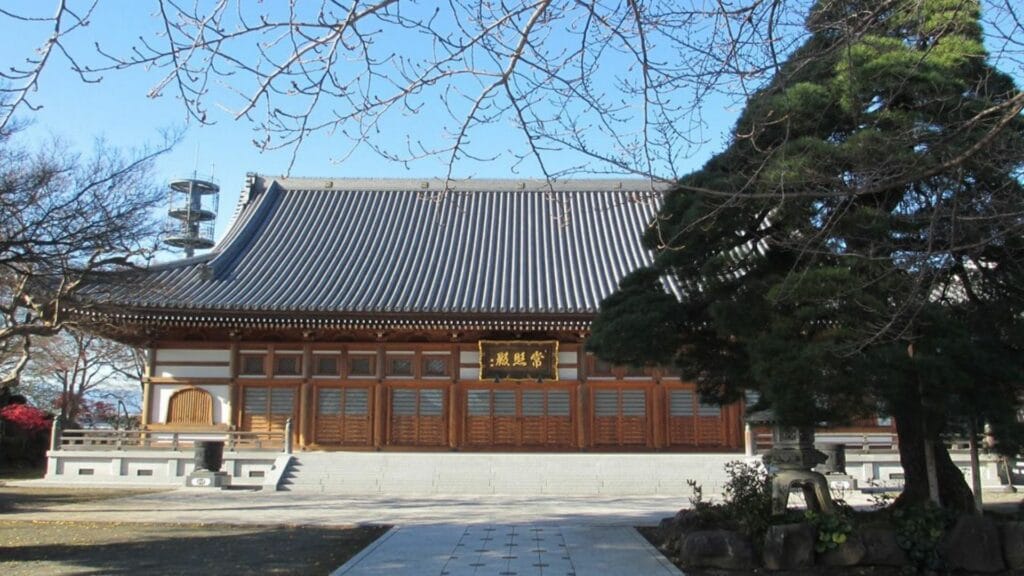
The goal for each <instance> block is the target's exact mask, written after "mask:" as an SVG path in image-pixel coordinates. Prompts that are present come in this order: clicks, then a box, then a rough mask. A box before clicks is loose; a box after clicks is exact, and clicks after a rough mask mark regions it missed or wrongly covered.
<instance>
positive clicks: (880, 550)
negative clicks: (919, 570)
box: [857, 522, 910, 566]
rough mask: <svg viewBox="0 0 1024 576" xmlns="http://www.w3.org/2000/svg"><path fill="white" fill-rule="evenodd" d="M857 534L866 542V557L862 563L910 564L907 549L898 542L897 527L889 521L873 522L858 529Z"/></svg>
mask: <svg viewBox="0 0 1024 576" xmlns="http://www.w3.org/2000/svg"><path fill="white" fill-rule="evenodd" d="M857 535H858V536H860V539H861V542H863V543H864V558H862V559H861V564H864V565H867V566H906V565H908V564H910V559H909V558H907V553H906V551H905V550H903V549H902V548H900V545H899V544H897V542H896V528H895V527H894V526H893V525H892V524H889V523H888V522H871V523H868V524H864V525H863V526H861V527H859V528H858V529H857Z"/></svg>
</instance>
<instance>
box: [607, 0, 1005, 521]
mask: <svg viewBox="0 0 1024 576" xmlns="http://www.w3.org/2000/svg"><path fill="white" fill-rule="evenodd" d="M807 26H808V28H809V30H810V32H811V36H810V39H809V40H808V42H807V43H806V44H805V45H804V46H802V47H801V48H800V49H798V50H797V51H796V52H795V53H794V54H793V55H792V56H791V57H790V58H789V59H788V60H787V61H786V63H785V64H784V65H783V66H782V67H781V69H780V71H779V73H778V74H777V75H776V77H775V78H774V79H773V81H772V82H771V83H770V84H769V85H768V86H766V87H765V88H764V89H763V90H761V91H760V92H758V93H757V94H755V95H754V96H753V97H752V98H750V100H749V101H748V102H747V106H746V108H745V110H744V112H743V114H742V116H741V118H740V120H739V121H738V123H737V125H736V127H735V129H734V131H733V138H732V140H731V142H730V144H729V146H728V147H727V149H726V150H724V151H723V152H722V153H720V154H718V155H717V156H715V157H714V158H712V159H711V160H710V161H709V162H708V163H707V164H706V165H705V166H704V167H703V168H702V169H700V170H699V171H697V172H694V173H692V174H690V175H688V176H686V177H684V178H683V179H682V180H681V181H680V182H679V184H678V185H677V186H676V187H675V188H674V189H673V190H672V191H671V192H670V193H669V194H668V195H667V196H666V198H665V200H664V202H663V205H662V206H661V208H660V211H659V214H658V220H657V224H658V225H657V226H655V227H653V228H652V229H651V231H650V232H649V233H648V234H647V236H646V237H645V242H646V243H647V245H648V246H649V247H650V248H651V249H653V250H655V251H656V252H657V257H656V260H655V265H654V266H653V267H652V268H651V269H649V270H643V271H640V272H638V273H637V274H636V275H634V276H633V277H630V278H627V279H626V280H624V281H623V283H622V285H621V287H620V291H619V292H618V293H617V294H615V295H613V296H612V297H610V298H609V299H608V300H607V301H606V302H604V303H603V306H602V313H601V315H600V317H599V318H598V319H597V321H596V322H595V323H594V326H593V334H592V337H591V338H590V340H589V346H590V348H591V349H592V350H593V351H595V352H596V353H597V354H598V355H599V356H601V357H603V358H605V359H607V360H611V361H615V362H629V363H638V362H640V361H646V362H651V363H654V362H664V361H665V360H666V359H669V358H672V359H674V361H675V363H676V364H677V365H678V366H679V368H680V369H681V371H682V373H683V375H684V377H687V378H690V379H693V380H694V381H696V382H697V383H698V385H699V386H700V388H701V392H702V393H703V394H705V395H706V396H709V397H713V398H717V399H719V400H720V401H727V400H731V399H733V398H736V397H737V396H738V394H739V393H740V392H741V391H742V389H744V388H757V389H759V390H760V391H761V392H762V394H763V395H764V397H765V398H766V400H767V401H768V402H770V403H771V404H772V405H773V407H774V408H775V410H776V411H777V412H778V413H779V414H780V416H781V417H782V418H783V419H785V420H786V421H788V422H791V423H795V424H796V423H802V424H812V423H816V422H822V421H828V422H835V423H838V422H842V421H844V420H847V419H850V418H854V417H858V416H865V415H869V414H873V413H876V411H878V410H882V411H884V412H886V413H889V414H892V415H893V417H894V418H895V420H896V424H897V430H898V432H899V435H900V457H901V461H902V464H903V466H904V469H905V472H906V487H905V491H904V494H903V496H902V497H901V501H902V502H914V501H921V500H924V499H927V498H928V480H927V475H926V471H925V464H924V462H925V461H924V446H925V444H926V442H930V443H932V444H933V445H934V446H935V448H936V465H937V467H938V475H939V488H940V493H941V498H942V500H943V503H944V505H946V506H949V507H951V508H956V509H968V508H970V507H971V506H973V504H972V501H971V495H970V492H969V491H968V488H967V486H966V483H965V482H964V480H963V476H962V474H961V473H960V471H959V470H958V469H957V468H956V467H955V466H954V465H953V464H952V462H951V460H950V458H949V455H948V452H947V451H946V450H945V448H944V447H943V445H942V443H941V438H942V436H943V434H947V433H950V432H955V431H957V426H958V425H961V424H963V423H966V422H969V421H972V420H973V421H975V422H976V421H978V420H979V419H984V420H986V421H988V422H991V423H993V425H994V426H995V427H996V431H997V433H998V434H999V438H1000V440H1001V442H1002V448H1003V449H1004V450H1007V451H1013V450H1015V449H1016V447H1017V446H1018V445H1019V444H1018V442H1017V435H1018V434H1019V430H1018V428H1019V427H1018V426H1017V424H1016V420H1015V417H1014V415H1015V411H1016V408H1017V407H1018V406H1019V404H1020V402H1019V398H1020V392H1021V390H1020V388H1021V384H1022V383H1024V378H1022V376H1024V354H1022V353H1021V352H1022V350H1021V348H1022V345H1024V330H1022V313H1024V309H1022V308H1024V297H1022V296H1024V291H1022V286H1024V284H1022V282H1021V280H1022V279H1024V240H1022V236H1024V235H1022V232H1024V230H1022V227H1024V187H1022V184H1021V176H1022V174H1024V118H1022V115H1021V109H1022V107H1024V93H1022V92H1021V91H1020V90H1018V88H1017V87H1016V86H1014V83H1013V81H1012V79H1011V78H1009V77H1008V76H1006V75H1005V74H1003V73H1001V72H999V71H998V70H996V69H994V68H993V67H992V66H990V65H989V64H988V63H987V53H986V51H985V49H984V46H983V43H982V31H981V27H980V24H979V6H978V3H977V2H975V1H968V0H913V1H908V0H904V1H888V2H875V1H871V2H868V1H852V0H846V1H844V0H822V1H821V2H819V4H818V5H817V6H816V7H815V8H814V9H813V10H812V12H811V14H810V16H809V18H808V19H807ZM663 276H673V277H674V278H675V279H676V281H677V282H678V283H679V284H680V286H681V287H682V288H683V291H684V295H683V297H682V299H681V300H679V301H677V300H675V299H674V298H672V301H671V302H668V301H666V298H668V296H667V295H666V294H665V293H664V290H663V289H662V287H661V284H660V283H659V282H657V278H659V277H663ZM652 324H653V325H656V326H657V329H658V333H659V334H661V333H663V332H665V326H669V325H671V326H673V327H674V330H673V331H672V334H671V335H670V336H666V335H664V334H662V335H661V336H660V337H659V338H655V339H652V338H646V337H644V336H649V335H650V331H649V329H648V328H646V327H647V326H649V325H652Z"/></svg>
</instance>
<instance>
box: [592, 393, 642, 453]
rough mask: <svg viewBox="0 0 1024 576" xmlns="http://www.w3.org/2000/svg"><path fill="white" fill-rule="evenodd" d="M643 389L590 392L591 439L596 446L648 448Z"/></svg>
mask: <svg viewBox="0 0 1024 576" xmlns="http://www.w3.org/2000/svg"><path fill="white" fill-rule="evenodd" d="M647 398H648V393H647V390H646V389H636V388H611V389H609V388H604V389H598V390H595V391H594V403H593V404H594V420H593V422H594V427H593V439H594V444H595V445H597V446H648V445H650V444H651V430H650V428H651V426H650V417H649V415H648V402H647Z"/></svg>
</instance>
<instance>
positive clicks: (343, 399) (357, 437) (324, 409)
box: [313, 386, 373, 446]
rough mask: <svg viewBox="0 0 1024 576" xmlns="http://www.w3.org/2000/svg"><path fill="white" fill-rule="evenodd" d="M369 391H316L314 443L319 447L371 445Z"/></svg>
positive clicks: (352, 388)
mask: <svg viewBox="0 0 1024 576" xmlns="http://www.w3.org/2000/svg"><path fill="white" fill-rule="evenodd" d="M370 397H371V394H370V389H369V388H368V387H365V386H359V387H349V386H346V387H334V386H332V387H318V388H317V390H316V415H315V421H314V424H313V430H314V439H315V442H316V443H317V444H320V445H324V446H327V445H337V446H369V445H371V444H372V443H373V432H372V430H373V427H372V421H371V412H370Z"/></svg>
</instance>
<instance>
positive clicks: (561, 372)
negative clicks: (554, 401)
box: [558, 368, 578, 380]
mask: <svg viewBox="0 0 1024 576" xmlns="http://www.w3.org/2000/svg"><path fill="white" fill-rule="evenodd" d="M577 375H578V373H577V372H576V369H575V368H559V369H558V379H559V380H575V379H576V376H577Z"/></svg>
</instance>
